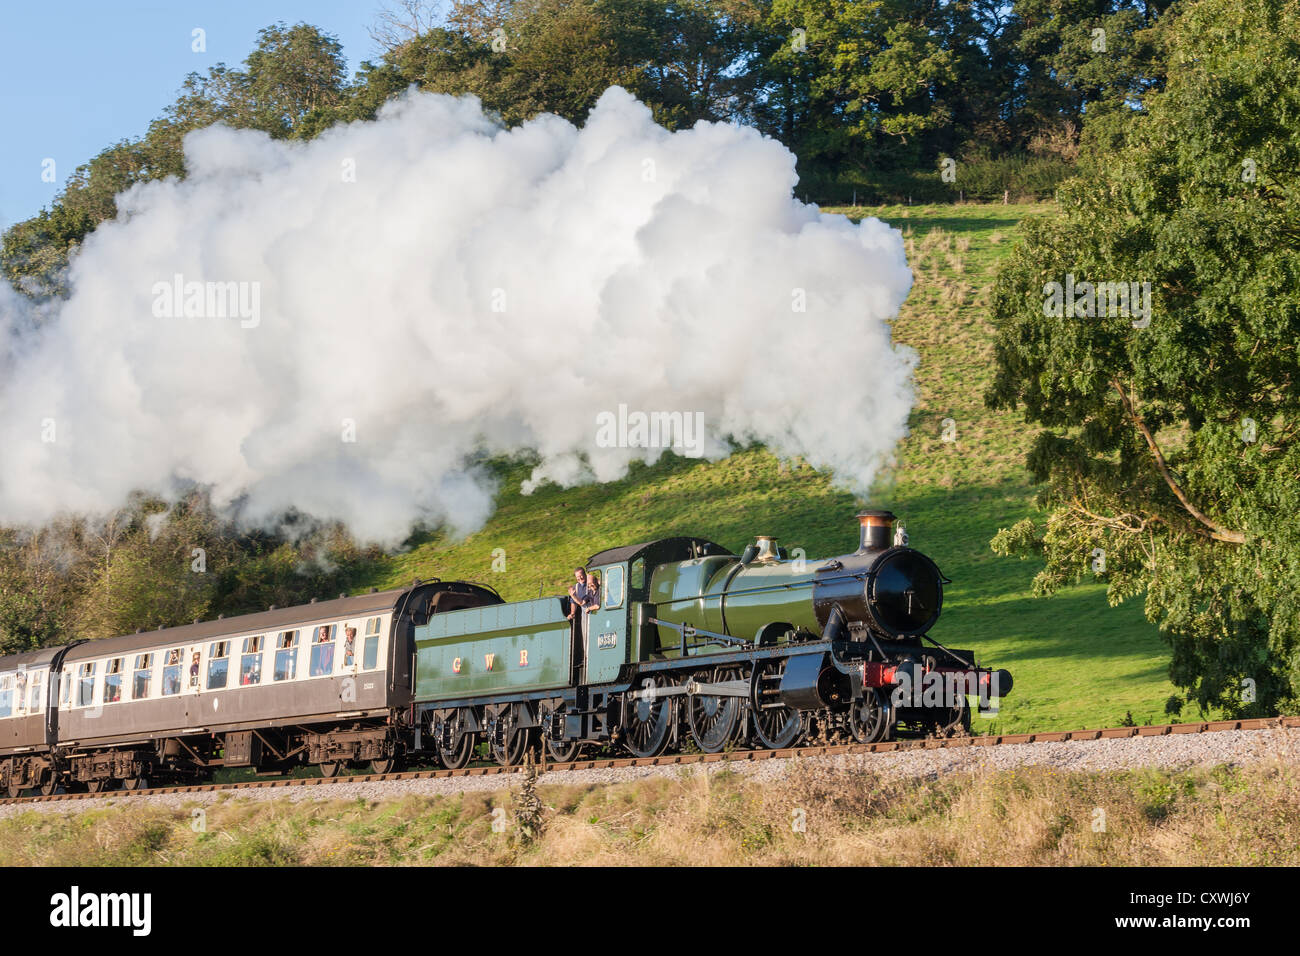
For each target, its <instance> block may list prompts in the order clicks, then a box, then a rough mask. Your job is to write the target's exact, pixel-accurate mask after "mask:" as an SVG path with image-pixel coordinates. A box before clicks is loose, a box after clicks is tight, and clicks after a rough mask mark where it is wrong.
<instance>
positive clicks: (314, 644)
mask: <svg viewBox="0 0 1300 956" xmlns="http://www.w3.org/2000/svg"><path fill="white" fill-rule="evenodd" d="M337 627H338V625H336V624H322V625H321V626H320V627H315V628H312V632H311V633H312V638H311V676H312V677H325V676H327V675H329V674H332V673H334V631H335V630H336V629H337Z"/></svg>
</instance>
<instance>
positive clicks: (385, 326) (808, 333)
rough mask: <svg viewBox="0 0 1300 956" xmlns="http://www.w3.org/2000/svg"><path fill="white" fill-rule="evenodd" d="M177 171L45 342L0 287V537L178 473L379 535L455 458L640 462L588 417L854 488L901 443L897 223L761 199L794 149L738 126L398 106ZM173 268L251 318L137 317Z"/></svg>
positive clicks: (118, 231) (190, 153)
mask: <svg viewBox="0 0 1300 956" xmlns="http://www.w3.org/2000/svg"><path fill="white" fill-rule="evenodd" d="M185 152H186V162H187V168H188V170H189V175H188V177H187V178H186V179H185V180H184V181H176V180H165V181H160V182H152V183H146V184H141V185H137V186H135V187H133V188H132V189H130V190H128V191H127V192H126V193H124V194H123V195H122V196H120V197H119V200H118V206H119V209H120V215H119V217H118V219H117V220H115V221H113V222H106V223H104V224H103V225H101V226H100V227H99V228H98V229H97V230H96V231H95V232H94V233H93V234H92V235H90V236H89V237H88V238H87V240H86V242H85V243H84V245H83V247H82V249H81V250H80V252H79V254H78V255H77V256H76V257H75V259H74V261H73V264H72V266H71V269H70V274H69V280H70V288H71V293H70V295H69V297H68V299H67V300H66V302H64V303H61V304H60V305H59V306H58V308H57V310H56V313H55V314H54V315H53V316H52V317H51V318H49V319H48V320H47V321H44V322H41V323H39V324H38V323H35V322H34V320H33V312H32V310H31V308H29V307H28V306H26V305H25V303H24V302H23V300H22V299H21V297H19V296H18V295H16V294H15V293H14V292H13V291H12V290H10V289H8V288H4V287H0V447H3V450H4V458H3V463H4V464H3V468H0V523H11V524H12V523H18V524H36V523H41V522H43V521H45V520H47V519H49V518H51V517H52V516H54V515H56V514H57V513H60V512H65V511H73V512H86V513H92V514H93V513H99V512H103V511H105V510H107V509H110V508H112V507H115V506H117V505H119V504H121V502H122V501H123V500H124V498H125V497H126V495H127V493H128V492H129V491H131V490H132V489H147V490H151V491H154V492H157V493H161V494H164V495H167V494H172V493H174V492H175V490H176V489H177V488H178V487H180V486H182V485H183V484H185V483H189V482H199V483H202V484H207V485H210V486H211V487H212V490H213V495H214V500H216V501H217V502H219V503H227V502H231V501H234V500H237V499H239V500H241V502H242V513H243V516H244V517H245V518H246V519H248V520H252V521H255V522H271V521H273V520H274V518H275V517H276V516H277V515H278V514H280V513H281V512H283V511H284V510H285V509H287V508H289V507H296V508H298V509H299V510H300V511H304V512H307V513H309V514H312V515H314V516H316V517H319V518H325V519H333V518H337V519H342V520H343V521H345V522H347V524H348V525H349V526H350V528H351V529H352V531H353V532H354V533H355V534H356V535H358V536H359V537H360V538H362V539H366V540H374V541H380V542H385V543H393V542H395V541H398V540H400V539H401V538H402V537H403V536H404V535H405V534H406V533H407V532H408V530H409V528H410V526H411V524H412V522H413V521H415V520H417V519H424V520H432V521H439V520H442V521H447V522H448V523H449V524H450V525H451V526H452V527H453V528H454V529H456V530H459V531H467V530H472V529H474V528H476V527H478V526H480V525H481V524H482V523H483V522H484V521H485V520H486V518H487V516H488V514H489V513H490V508H491V500H492V492H493V489H492V487H491V483H490V482H488V481H485V480H484V479H483V477H482V476H481V475H479V474H477V473H476V472H475V470H474V469H473V468H472V467H471V466H469V465H468V464H467V462H468V461H469V459H470V458H471V456H473V455H474V454H475V453H476V452H479V451H484V450H486V451H488V452H501V451H514V450H518V449H522V448H531V449H535V450H536V451H537V452H538V453H539V454H540V455H541V459H542V462H541V464H540V466H539V467H538V469H537V471H536V472H535V474H534V476H533V482H536V481H541V480H547V479H549V480H553V481H557V482H560V483H572V482H577V481H583V480H590V479H591V478H593V477H594V478H595V479H597V480H608V479H612V478H616V477H619V476H621V475H623V474H624V473H625V471H626V468H627V465H628V463H629V461H631V460H632V459H634V458H642V459H647V460H649V459H653V458H655V457H657V456H658V454H659V453H660V452H659V450H657V449H651V450H646V449H639V448H617V447H613V448H607V447H599V446H598V444H597V424H596V420H597V415H598V413H600V412H614V411H615V410H616V409H617V408H618V406H619V405H620V404H625V405H626V406H627V407H628V409H631V410H633V411H637V410H640V411H645V412H654V411H681V412H688V413H695V412H701V413H703V416H704V424H705V427H706V430H707V438H706V442H705V446H704V449H703V450H704V452H705V454H707V455H710V456H718V455H722V454H725V453H726V450H727V445H726V440H725V438H726V436H735V437H737V438H740V439H744V440H748V439H758V440H761V441H763V442H766V443H767V444H768V445H769V446H770V447H771V448H772V449H773V450H774V451H775V452H777V453H779V454H781V455H802V456H804V457H805V458H806V459H807V460H808V461H809V463H811V464H813V465H814V466H817V467H822V468H830V469H832V470H833V471H834V472H835V474H836V475H837V477H838V478H839V479H840V480H841V481H842V482H844V483H846V484H847V485H849V486H850V487H852V488H854V489H856V490H864V489H865V488H866V486H867V484H868V483H869V482H870V480H871V478H872V476H873V475H874V474H875V472H876V471H877V469H878V468H879V466H880V465H881V464H882V462H884V461H885V460H887V458H888V456H889V455H890V453H891V452H892V449H893V448H894V446H895V444H896V443H897V442H898V440H899V439H900V438H901V437H902V436H903V435H904V434H905V432H906V422H907V416H908V412H909V410H910V408H911V405H912V387H911V371H912V366H913V364H914V356H913V355H912V353H910V352H909V351H908V350H906V349H902V348H899V347H896V346H894V345H892V344H891V342H890V330H889V325H888V320H889V319H891V318H892V317H893V316H894V315H895V314H896V313H897V311H898V308H899V306H900V305H901V303H902V301H903V299H904V298H905V297H906V295H907V293H908V290H909V289H910V287H911V281H912V277H911V273H910V271H909V270H908V268H907V264H906V262H905V259H904V255H903V244H902V240H901V237H900V235H899V233H898V232H897V231H896V230H893V229H890V228H889V227H887V226H886V225H884V224H883V223H881V222H879V221H877V220H874V219H868V220H866V221H864V222H863V223H861V224H860V225H855V224H853V223H852V222H850V221H849V220H847V219H845V218H843V217H840V216H828V215H824V214H821V213H819V212H818V211H817V209H816V208H815V207H812V206H807V205H804V204H803V203H800V202H798V201H796V200H795V199H793V198H792V192H791V191H792V188H793V186H794V184H795V181H796V177H795V173H794V157H793V156H792V155H791V154H790V153H789V152H788V151H787V150H786V149H785V148H784V147H782V146H781V145H780V144H779V143H777V142H775V141H773V140H771V139H767V138H764V137H762V136H761V135H759V134H758V133H757V132H755V131H754V130H752V129H747V128H743V127H738V126H729V125H721V124H707V123H701V124H699V125H698V126H696V127H695V128H694V129H691V130H687V131H683V132H677V133H670V132H668V131H666V130H664V129H662V128H661V127H658V126H656V125H655V124H654V123H653V121H652V119H651V115H650V112H649V110H648V109H647V108H646V107H645V106H643V105H642V104H640V103H638V102H637V101H636V100H635V99H634V98H633V97H632V96H630V95H629V94H628V93H626V92H625V91H623V90H621V89H611V90H609V91H608V92H606V93H605V95H604V96H602V97H601V99H600V102H599V103H598V105H597V106H596V108H595V109H594V110H593V112H592V113H591V115H590V117H589V119H588V121H587V123H586V125H585V126H584V127H583V128H582V129H580V130H579V129H576V128H574V127H573V126H572V125H570V124H569V123H567V122H565V121H563V120H561V119H559V118H557V117H554V116H542V117H539V118H538V119H536V120H534V121H532V122H529V123H527V124H525V125H523V126H522V127H519V128H517V129H514V130H509V131H507V130H503V129H501V128H500V127H499V126H498V125H496V123H495V122H494V121H493V120H492V119H490V118H489V117H486V116H485V115H484V114H483V112H482V110H481V107H480V105H479V102H478V101H477V100H476V99H474V98H472V97H466V98H460V99H456V98H452V97H447V96H435V95H429V94H420V93H415V92H412V93H408V94H407V95H405V96H403V97H401V98H400V99H397V100H395V101H393V102H392V103H390V104H388V105H387V106H386V107H385V108H384V109H383V110H382V112H381V113H380V116H379V118H378V119H377V120H376V121H374V122H358V123H353V124H350V125H347V126H340V127H337V128H335V129H332V130H330V131H328V132H326V133H324V134H322V135H321V136H320V137H318V138H317V139H315V140H313V141H311V142H308V143H297V142H283V141H272V140H271V139H269V138H268V137H266V136H265V135H263V134H261V133H256V132H251V131H235V130H231V129H228V128H224V127H213V128H210V129H206V130H200V131H197V132H195V133H191V134H190V135H189V136H188V137H187V138H186V141H185ZM178 275H179V276H181V277H182V282H183V283H191V282H207V283H227V282H230V283H246V284H247V285H245V286H243V287H242V291H243V292H244V293H245V305H248V306H251V305H252V304H254V302H255V304H256V306H257V311H256V321H255V322H254V319H253V318H252V316H253V311H252V310H251V309H250V310H249V311H248V312H246V313H244V315H245V320H244V321H241V319H240V318H239V317H221V316H220V315H214V314H207V315H203V316H197V317H186V316H185V315H184V303H183V302H181V303H175V307H176V308H177V309H180V310H181V314H179V315H175V316H171V317H168V316H167V315H166V314H165V313H166V308H167V307H166V305H165V304H164V305H163V306H161V307H160V305H159V303H160V301H164V302H165V301H166V296H165V294H164V292H163V291H162V290H164V289H167V288H170V287H171V286H172V284H173V283H174V281H175V278H174V277H176V276H178ZM254 294H255V295H256V297H257V298H256V299H255V300H254V299H253V298H252V297H253V295H254ZM801 300H802V301H803V302H805V303H806V305H805V307H804V311H797V309H798V307H799V304H800V302H801ZM196 302H197V300H196V301H195V302H192V303H190V304H191V306H193V305H194V304H196ZM208 308H209V306H208V305H207V304H206V303H205V304H204V305H203V309H204V310H205V311H206V310H207V309H208ZM160 313H161V314H160ZM345 420H347V421H350V422H352V423H353V424H352V425H351V426H350V429H349V426H348V425H347V424H346V422H345ZM353 435H354V436H355V441H347V440H344V439H346V438H348V437H352V436H353ZM584 462H585V463H584Z"/></svg>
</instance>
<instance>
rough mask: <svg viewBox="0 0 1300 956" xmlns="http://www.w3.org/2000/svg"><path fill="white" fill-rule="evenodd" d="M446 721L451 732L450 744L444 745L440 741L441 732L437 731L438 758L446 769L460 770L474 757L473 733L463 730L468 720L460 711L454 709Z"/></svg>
mask: <svg viewBox="0 0 1300 956" xmlns="http://www.w3.org/2000/svg"><path fill="white" fill-rule="evenodd" d="M447 723H448V724H450V727H448V730H449V731H450V734H451V739H452V745H451V746H450V747H446V746H444V745H443V743H442V738H443V734H442V733H439V734H438V758H439V759H440V760H441V761H442V765H443V766H444V767H446V768H447V769H448V770H460V769H461V768H462V767H465V766H468V765H469V762H470V760H472V759H473V757H474V744H475V739H474V734H472V733H467V732H465V731H464V729H463V728H464V727H465V726H466V724H467V723H468V721H466V720H465V716H464V713H463V712H462V711H459V710H458V711H456V713H455V715H454V716H452V717H451V718H449V719H448V721H447Z"/></svg>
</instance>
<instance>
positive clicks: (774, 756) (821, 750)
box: [0, 717, 1300, 806]
mask: <svg viewBox="0 0 1300 956" xmlns="http://www.w3.org/2000/svg"><path fill="white" fill-rule="evenodd" d="M1282 728H1300V717H1252V718H1248V719H1244V720H1210V721H1200V722H1195V723H1185V724H1156V725H1151V726H1146V727H1105V728H1101V729H1096V730H1053V731H1039V732H1035V733H1027V734H993V735H988V736H980V737H928V738H925V739H917V740H891V741H887V742H884V743H876V744H857V743H852V744H820V745H806V746H801V747H787V748H785V749H782V750H767V749H758V750H732V751H722V752H720V753H687V754H665V755H663V756H659V757H586V758H583V759H580V760H570V761H566V762H563V763H558V762H553V761H548V760H545V759H541V760H538V761H537V762H536V763H535V764H534V766H535V767H536V769H537V773H538V774H539V775H541V774H543V773H557V772H563V771H569V770H620V769H624V768H629V767H673V766H688V765H691V764H702V763H720V762H728V761H751V762H752V761H757V760H781V759H789V758H791V757H830V756H837V755H840V754H868V753H897V752H900V751H907V750H947V749H952V748H956V747H1002V746H1011V745H1015V744H1041V743H1065V742H1069V741H1076V740H1115V739H1122V738H1127V737H1165V736H1170V735H1173V734H1201V733H1216V732H1221V731H1225V730H1271V729H1282ZM526 770H527V767H526V766H525V765H523V764H517V765H515V766H512V767H502V766H499V765H495V764H494V765H490V766H478V767H465V768H462V769H460V770H445V769H444V770H404V771H398V772H394V773H362V774H353V775H351V776H337V777H296V778H292V777H273V778H268V779H262V780H241V781H236V782H231V783H195V784H182V785H179V786H172V787H150V788H147V789H143V790H108V791H100V792H98V793H90V792H79V793H56V794H51V795H50V796H48V797H46V796H41V795H39V794H37V795H34V796H28V797H3V798H0V806H11V805H14V804H28V803H57V802H65V801H76V800H98V799H103V798H113V799H123V798H135V797H149V796H159V795H168V794H186V793H212V792H215V791H224V790H254V789H256V790H261V789H265V788H268V787H317V786H331V785H335V784H347V783H385V782H388V781H396V780H438V779H442V778H447V777H490V776H501V775H504V774H514V773H523V772H525V771H526Z"/></svg>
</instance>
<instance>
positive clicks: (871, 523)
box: [858, 510, 894, 553]
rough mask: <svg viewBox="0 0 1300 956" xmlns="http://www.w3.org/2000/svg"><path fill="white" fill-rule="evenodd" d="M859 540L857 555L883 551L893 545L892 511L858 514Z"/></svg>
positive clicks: (861, 512) (862, 512) (873, 511)
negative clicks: (865, 552)
mask: <svg viewBox="0 0 1300 956" xmlns="http://www.w3.org/2000/svg"><path fill="white" fill-rule="evenodd" d="M858 524H859V525H860V526H861V527H860V532H859V534H860V538H859V542H858V553H862V552H864V551H883V550H885V549H886V548H888V547H889V546H890V545H892V544H893V543H894V513H893V512H892V511H876V510H872V511H860V512H858Z"/></svg>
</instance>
